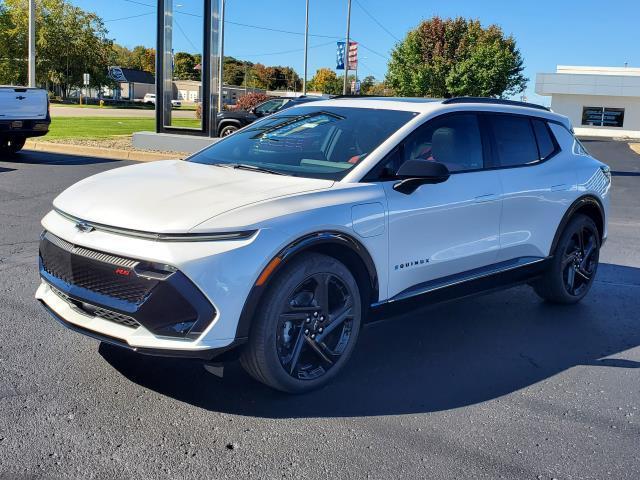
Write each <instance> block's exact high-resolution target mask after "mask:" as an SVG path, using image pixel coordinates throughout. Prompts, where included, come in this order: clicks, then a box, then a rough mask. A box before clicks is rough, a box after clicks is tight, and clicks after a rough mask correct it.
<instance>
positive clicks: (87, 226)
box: [76, 222, 95, 233]
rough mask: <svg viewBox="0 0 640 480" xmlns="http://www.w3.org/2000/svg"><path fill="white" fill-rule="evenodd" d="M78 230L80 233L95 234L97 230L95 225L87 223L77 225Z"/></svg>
mask: <svg viewBox="0 0 640 480" xmlns="http://www.w3.org/2000/svg"><path fill="white" fill-rule="evenodd" d="M76 229H77V230H78V231H79V232H82V233H89V232H93V231H94V230H95V228H94V227H93V225H91V224H89V223H87V222H78V223H76Z"/></svg>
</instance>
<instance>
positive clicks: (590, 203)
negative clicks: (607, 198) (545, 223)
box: [549, 194, 606, 255]
mask: <svg viewBox="0 0 640 480" xmlns="http://www.w3.org/2000/svg"><path fill="white" fill-rule="evenodd" d="M585 207H587V208H594V207H595V208H596V209H597V210H598V212H599V214H600V218H601V220H602V224H601V225H598V222H596V226H597V227H598V229H599V233H600V241H601V242H602V241H603V239H604V233H605V222H606V217H605V210H604V207H603V205H602V202H601V201H600V199H598V198H597V197H596V196H594V195H589V194H588V195H583V196H582V197H580V198H578V199H577V200H575V201H574V202H573V203H572V204H571V205H570V206H569V208H568V209H567V211H566V212H565V213H564V215H563V217H562V220H560V224H559V225H558V228H557V229H556V233H555V235H554V237H553V242H552V243H551V248H550V250H549V255H553V252H554V251H555V250H556V247H557V246H558V242H559V241H560V236H561V235H562V232H563V231H564V229H565V228H566V226H567V224H568V223H569V221H570V220H571V218H572V217H573V216H574V215H575V214H576V213H577V212H578V211H579V210H581V209H583V208H585Z"/></svg>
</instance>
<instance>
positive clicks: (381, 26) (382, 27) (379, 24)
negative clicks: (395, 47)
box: [355, 0, 401, 42]
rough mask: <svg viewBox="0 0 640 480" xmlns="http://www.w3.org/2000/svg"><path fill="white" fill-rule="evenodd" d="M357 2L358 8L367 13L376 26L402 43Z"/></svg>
mask: <svg viewBox="0 0 640 480" xmlns="http://www.w3.org/2000/svg"><path fill="white" fill-rule="evenodd" d="M355 1H356V4H358V6H359V7H360V8H361V9H362V11H363V12H364V13H366V14H367V16H368V17H369V18H370V19H371V20H373V21H374V22H375V23H376V25H378V26H379V27H380V28H381V29H382V30H384V31H385V32H387V33H388V34H389V35H391V36H392V37H393V38H394V39H396V40H397V41H398V42H400V41H401V40H400V39H399V38H398V37H396V36H395V35H394V34H393V33H391V32H390V31H389V30H387V27H385V26H384V25H383V24H382V23H380V22H379V21H378V20H377V19H376V17H374V16H373V15H371V13H369V12H368V11H367V9H366V8H364V6H363V5H362V4H361V3H360V2H359V1H358V0H355Z"/></svg>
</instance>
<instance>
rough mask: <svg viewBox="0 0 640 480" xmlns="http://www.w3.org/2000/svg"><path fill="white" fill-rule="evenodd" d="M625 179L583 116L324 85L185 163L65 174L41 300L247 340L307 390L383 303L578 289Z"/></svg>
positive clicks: (140, 342) (141, 332)
mask: <svg viewBox="0 0 640 480" xmlns="http://www.w3.org/2000/svg"><path fill="white" fill-rule="evenodd" d="M610 184H611V179H610V172H609V168H608V167H607V166H606V165H604V164H602V163H600V162H599V161H598V160H596V159H594V158H593V157H591V156H590V155H589V154H588V153H587V152H586V151H585V149H584V148H583V147H582V145H581V144H580V142H579V141H578V140H576V138H575V137H574V136H573V134H572V131H571V125H570V124H569V121H568V120H567V119H566V118H565V117H562V116H560V115H557V114H554V113H552V112H550V111H548V110H547V109H545V108H543V107H538V106H535V105H530V104H521V103H517V102H509V101H502V100H490V99H473V98H455V99H449V100H444V101H432V100H426V99H398V98H360V99H357V98H342V99H334V100H329V101H320V102H314V103H312V104H307V105H302V106H299V107H294V108H291V109H288V110H285V111H283V112H280V113H276V114H274V115H272V116H269V117H266V118H264V119H262V120H259V121H257V122H255V123H253V124H251V125H249V126H248V127H245V128H244V129H242V130H239V131H238V132H237V133H236V134H234V135H231V136H229V137H227V138H224V139H222V140H220V141H218V142H217V143H215V144H214V145H212V146H210V147H208V148H206V149H204V150H202V151H200V152H198V153H196V154H194V155H193V156H191V157H190V158H188V159H187V161H161V162H155V163H145V164H140V165H135V166H128V167H124V168H118V169H114V170H110V171H107V172H104V173H100V174H98V175H95V176H93V177H89V178H87V179H85V180H82V181H81V182H79V183H77V184H75V185H74V186H72V187H70V188H69V189H67V190H66V191H65V192H63V193H62V194H61V195H60V196H58V197H57V198H56V199H55V201H54V204H53V206H54V208H53V211H51V212H50V213H49V214H47V215H46V216H45V218H44V219H43V221H42V224H43V226H44V228H45V231H44V232H43V234H42V240H41V244H40V274H41V277H42V284H41V285H40V287H39V289H38V291H37V294H36V297H37V298H38V299H39V300H40V301H41V302H42V303H43V304H44V306H45V307H46V308H47V309H48V310H49V312H51V314H52V315H53V316H54V317H56V318H57V319H58V320H59V321H60V322H62V323H63V324H64V325H65V326H67V327H69V328H71V329H73V330H76V331H79V332H81V333H84V334H87V335H90V336H93V337H95V338H98V339H100V340H102V341H104V342H109V343H112V344H116V345H119V346H122V347H126V348H129V349H133V350H136V351H138V352H140V353H148V354H154V355H168V356H180V357H195V358H199V359H203V360H205V361H211V360H213V361H215V362H222V361H227V360H230V359H232V358H237V356H239V357H240V360H241V362H242V364H243V366H244V367H245V369H246V370H247V371H248V372H249V373H250V374H251V375H252V376H253V377H255V378H256V379H258V380H259V381H261V382H264V383H266V384H267V385H270V386H272V387H274V388H277V389H280V390H283V391H287V392H303V391H306V390H309V389H311V388H315V387H318V386H320V385H322V384H324V383H326V382H327V381H329V380H330V379H331V378H332V377H334V376H335V375H336V374H337V373H338V372H339V371H340V370H341V369H342V368H343V367H344V365H345V363H346V362H347V360H348V358H349V356H350V355H351V353H352V351H353V349H354V346H355V344H356V339H357V337H358V333H359V331H360V328H361V325H362V324H363V323H364V322H365V321H366V320H367V318H371V315H370V314H371V313H372V312H374V311H376V310H378V311H380V310H382V309H385V308H386V307H389V306H396V305H401V304H404V305H424V304H426V303H427V302H431V301H440V300H443V299H446V298H451V297H459V296H466V295H469V294H472V293H477V292H481V291H487V290H493V289H495V288H497V287H504V286H510V285H514V284H518V283H530V284H531V285H532V286H533V287H534V288H535V290H536V292H537V293H538V294H539V295H540V296H541V297H542V298H544V299H546V300H548V301H551V302H557V303H574V302H577V301H578V300H580V299H581V298H582V297H584V295H585V294H586V293H587V292H588V290H589V288H590V287H591V285H592V283H593V278H594V275H595V272H596V268H597V265H598V252H599V249H600V246H601V245H602V243H603V242H604V240H605V239H606V236H607V211H608V208H609V189H610ZM401 301H402V302H401Z"/></svg>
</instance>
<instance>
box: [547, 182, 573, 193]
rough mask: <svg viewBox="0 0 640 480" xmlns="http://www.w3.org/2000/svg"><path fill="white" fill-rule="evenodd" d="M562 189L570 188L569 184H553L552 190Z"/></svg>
mask: <svg viewBox="0 0 640 480" xmlns="http://www.w3.org/2000/svg"><path fill="white" fill-rule="evenodd" d="M562 190H569V185H567V184H566V183H559V184H558V185H552V186H551V191H552V192H561V191H562Z"/></svg>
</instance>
